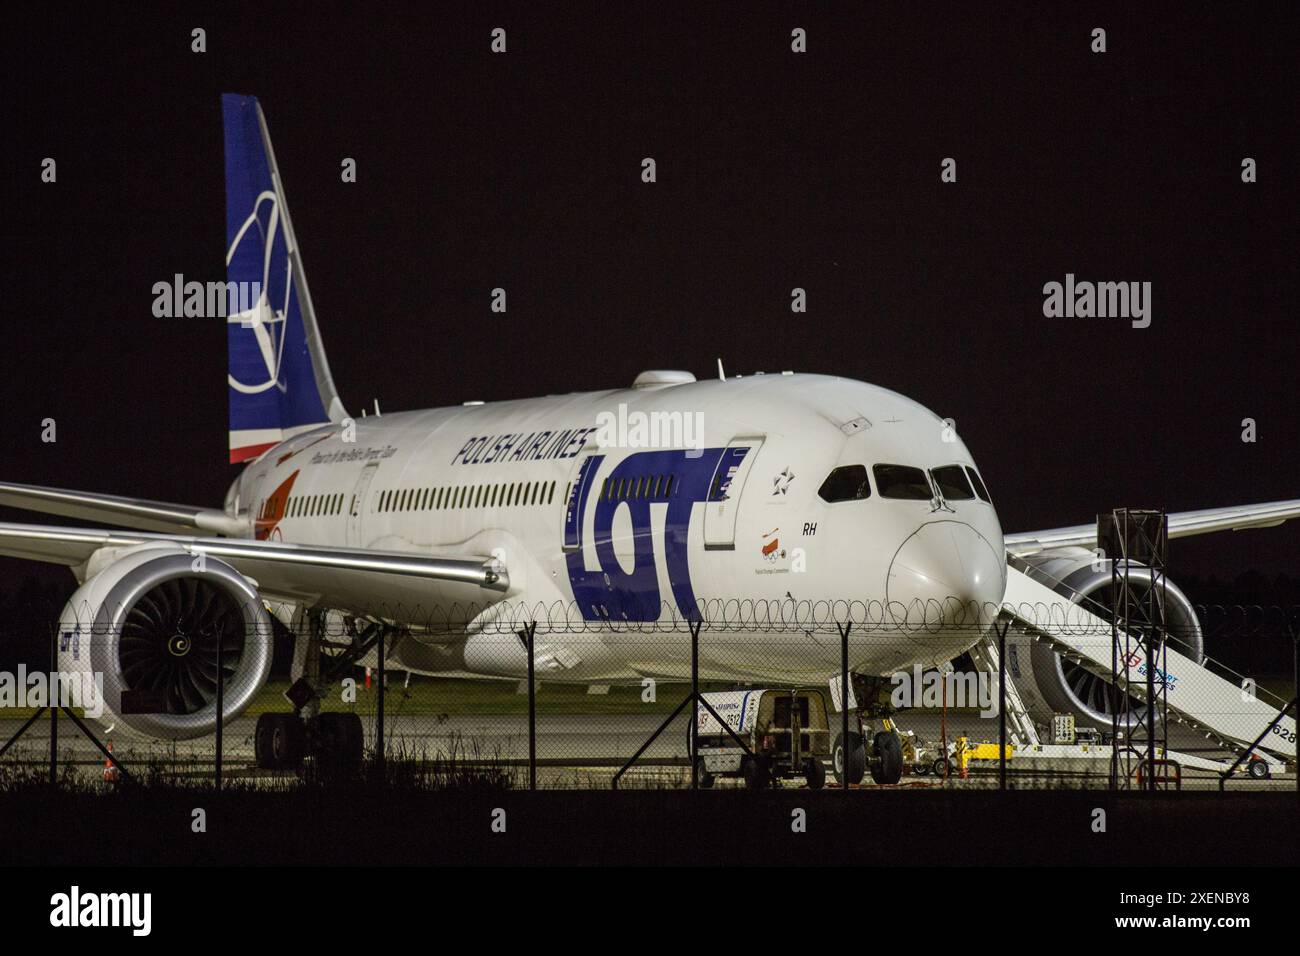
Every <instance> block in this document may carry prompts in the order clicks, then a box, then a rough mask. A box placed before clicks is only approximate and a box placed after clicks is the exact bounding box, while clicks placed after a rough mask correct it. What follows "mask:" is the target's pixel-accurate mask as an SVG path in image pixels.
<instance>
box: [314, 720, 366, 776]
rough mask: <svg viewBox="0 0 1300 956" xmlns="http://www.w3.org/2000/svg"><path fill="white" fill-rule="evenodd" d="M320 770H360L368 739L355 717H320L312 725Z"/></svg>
mask: <svg viewBox="0 0 1300 956" xmlns="http://www.w3.org/2000/svg"><path fill="white" fill-rule="evenodd" d="M309 726H310V728H311V729H312V731H313V733H312V734H311V735H310V736H311V737H312V753H314V754H315V756H316V763H317V766H319V767H321V768H324V769H328V770H332V771H341V772H353V771H355V770H356V769H357V768H358V767H360V766H361V751H362V749H363V747H364V746H365V735H364V733H363V732H362V729H361V718H360V717H358V716H357V715H356V714H321V715H319V716H318V717H317V718H316V719H315V720H314V721H312V722H311V724H309Z"/></svg>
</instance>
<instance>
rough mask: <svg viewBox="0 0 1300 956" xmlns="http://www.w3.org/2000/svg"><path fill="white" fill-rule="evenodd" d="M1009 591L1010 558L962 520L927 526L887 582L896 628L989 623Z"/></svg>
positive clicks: (904, 549)
mask: <svg viewBox="0 0 1300 956" xmlns="http://www.w3.org/2000/svg"><path fill="white" fill-rule="evenodd" d="M1005 587H1006V555H999V554H998V553H997V552H996V551H995V550H994V549H993V546H992V545H991V544H989V542H988V541H987V540H986V539H985V538H984V537H983V536H982V535H981V534H980V533H979V532H978V531H976V530H975V529H974V528H972V527H971V526H970V525H968V524H964V523H962V522H960V521H934V522H930V523H929V524H924V525H922V526H921V527H920V528H919V529H917V531H915V532H914V533H913V534H912V535H911V537H909V538H908V539H907V540H906V541H904V542H903V546H902V547H901V548H899V549H898V553H897V554H895V555H894V560H893V563H892V564H890V566H889V577H888V580H887V581H886V582H885V598H886V601H887V602H888V610H889V615H890V617H891V618H893V620H894V622H895V623H897V624H907V625H909V626H936V625H956V624H973V623H976V622H979V621H984V622H987V621H988V620H990V619H991V618H992V616H993V615H992V613H991V605H997V604H1000V603H1001V601H1002V595H1003V591H1004V589H1005Z"/></svg>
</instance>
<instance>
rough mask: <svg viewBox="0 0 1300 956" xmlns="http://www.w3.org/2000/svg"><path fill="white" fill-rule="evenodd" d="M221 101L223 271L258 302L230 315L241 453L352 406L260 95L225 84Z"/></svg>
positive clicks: (233, 446) (235, 444) (233, 409)
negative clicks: (319, 311) (324, 340)
mask: <svg viewBox="0 0 1300 956" xmlns="http://www.w3.org/2000/svg"><path fill="white" fill-rule="evenodd" d="M221 108H222V113H223V115H224V121H225V131H226V280H227V281H228V282H229V283H231V287H232V288H234V289H239V290H240V293H239V294H240V296H241V299H240V301H242V302H255V303H256V304H255V305H254V306H253V308H251V309H249V310H248V311H246V312H241V313H238V314H236V315H230V316H227V319H226V336H227V340H228V344H229V349H230V367H229V375H228V377H227V381H228V384H229V389H228V390H229V393H230V461H231V462H232V463H234V462H240V461H246V460H247V459H249V458H255V457H257V456H258V455H260V454H261V453H262V452H263V451H265V450H266V449H267V448H269V447H271V446H272V445H275V444H277V443H278V442H280V441H282V440H284V439H285V438H288V437H289V436H291V435H293V434H296V433H297V432H301V431H305V430H307V429H308V428H311V427H314V426H316V425H321V424H324V423H326V422H329V421H336V422H337V421H341V420H342V419H343V418H345V417H346V416H347V413H346V412H345V411H344V410H343V405H342V403H341V402H340V401H339V398H338V393H337V391H336V390H335V388H334V380H333V378H332V377H331V376H330V369H329V362H328V361H326V359H325V349H324V348H323V347H322V346H321V341H320V332H319V331H318V330H317V328H316V313H315V311H314V310H313V309H312V304H311V294H310V293H309V292H308V291H307V279H306V277H305V276H304V275H303V270H302V261H301V259H300V258H299V256H298V245H297V241H296V239H295V237H294V234H293V225H292V224H291V223H290V221H289V208H288V206H287V205H286V203H285V201H284V189H283V187H282V185H281V183H280V174H279V172H278V170H277V169H276V166H275V153H274V152H273V151H272V149H271V137H270V134H269V133H268V132H267V129H266V120H265V118H264V117H263V116H262V108H261V107H260V106H259V105H258V103H257V98H256V97H253V96H239V95H237V94H234V93H225V94H222V97H221ZM236 283H238V285H236ZM243 296H247V298H243Z"/></svg>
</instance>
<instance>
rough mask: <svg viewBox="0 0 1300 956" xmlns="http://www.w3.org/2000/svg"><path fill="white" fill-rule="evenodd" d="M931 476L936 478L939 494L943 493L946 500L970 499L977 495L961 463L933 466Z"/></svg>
mask: <svg viewBox="0 0 1300 956" xmlns="http://www.w3.org/2000/svg"><path fill="white" fill-rule="evenodd" d="M930 477H931V478H933V479H934V483H935V485H936V486H937V487H938V488H939V494H941V495H943V498H944V500H945V501H969V500H970V499H972V498H974V497H975V492H973V491H972V490H971V486H970V481H969V480H967V478H966V472H965V470H963V469H962V467H961V465H944V466H943V467H942V468H931V469H930Z"/></svg>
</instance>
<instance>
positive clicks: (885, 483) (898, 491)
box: [871, 465, 934, 501]
mask: <svg viewBox="0 0 1300 956" xmlns="http://www.w3.org/2000/svg"><path fill="white" fill-rule="evenodd" d="M871 471H872V473H873V474H874V475H875V476H876V490H877V491H878V492H880V497H882V498H903V499H907V500H911V501H929V500H930V499H931V498H933V497H934V492H933V491H931V490H930V482H929V480H928V479H927V478H926V477H925V472H924V471H922V470H921V469H920V468H912V467H910V466H908V465H876V466H875V467H874V468H872V469H871Z"/></svg>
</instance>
